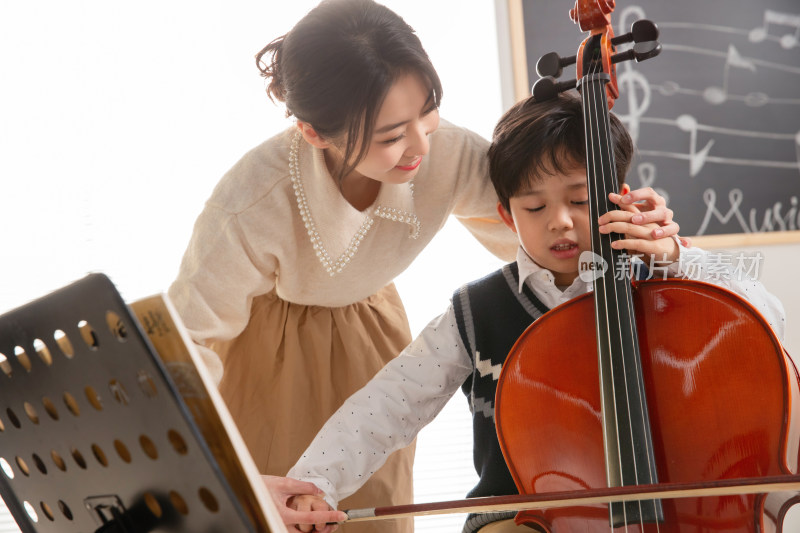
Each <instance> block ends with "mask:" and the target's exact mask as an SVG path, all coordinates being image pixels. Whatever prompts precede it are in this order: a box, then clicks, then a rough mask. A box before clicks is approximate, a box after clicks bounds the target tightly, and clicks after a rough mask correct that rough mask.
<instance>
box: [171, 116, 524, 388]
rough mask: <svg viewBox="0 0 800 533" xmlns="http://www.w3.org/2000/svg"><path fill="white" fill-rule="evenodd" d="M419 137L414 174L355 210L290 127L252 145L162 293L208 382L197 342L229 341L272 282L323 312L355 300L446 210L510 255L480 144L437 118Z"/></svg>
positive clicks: (387, 275) (390, 274) (289, 297)
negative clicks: (422, 143) (425, 138)
mask: <svg viewBox="0 0 800 533" xmlns="http://www.w3.org/2000/svg"><path fill="white" fill-rule="evenodd" d="M430 141H431V147H430V153H429V154H428V155H427V156H426V157H425V158H423V161H422V164H421V166H420V169H419V172H418V174H417V176H416V177H415V178H414V180H413V181H412V182H411V183H410V184H400V185H392V184H386V183H383V184H382V185H381V190H380V193H379V194H378V197H377V199H376V201H375V203H374V204H373V205H372V206H370V207H369V208H367V209H365V210H364V211H358V210H357V209H355V208H354V207H352V206H351V205H350V204H349V203H348V202H347V201H346V200H345V199H344V197H343V196H342V195H341V193H340V192H339V189H338V188H337V186H336V183H335V182H334V179H333V178H332V177H331V175H330V174H329V172H328V170H327V168H326V166H325V162H324V158H323V153H322V151H320V150H318V149H315V148H313V147H311V146H310V145H309V144H308V143H306V142H305V141H303V140H302V138H300V137H298V136H297V135H296V129H295V128H290V129H289V130H287V131H285V132H283V133H281V134H279V135H277V136H275V137H273V138H271V139H269V140H267V141H265V142H264V143H263V144H261V145H260V146H257V147H256V148H255V149H253V150H251V151H250V152H248V153H247V154H245V155H244V157H242V159H241V160H240V161H239V162H238V163H236V164H235V165H234V166H233V168H231V170H229V171H228V172H227V173H226V175H225V176H224V177H223V178H222V180H221V181H220V182H219V184H218V185H217V186H216V188H215V189H214V192H213V193H212V195H211V197H210V198H209V200H208V201H207V202H206V205H205V208H204V210H203V212H202V213H201V214H200V216H199V217H198V219H197V221H196V223H195V227H194V232H193V235H192V238H191V240H190V242H189V246H188V248H187V250H186V253H185V255H184V257H183V261H182V263H181V266H180V271H179V274H178V277H177V279H176V280H175V281H174V283H173V284H172V285H171V287H170V288H169V296H170V298H171V299H172V300H173V302H174V304H175V306H176V307H177V309H178V312H179V313H180V315H181V317H182V319H183V321H184V323H185V324H186V327H187V328H188V330H189V333H190V335H191V336H192V338H193V340H194V341H195V342H196V343H197V344H198V345H200V346H201V348H200V351H201V353H202V355H203V358H204V360H205V361H206V363H207V365H208V367H209V369H210V370H211V373H212V375H213V376H214V377H215V378H216V379H217V380H219V379H221V377H222V364H221V362H220V360H219V358H218V357H217V356H216V355H215V354H214V353H213V352H212V351H211V350H210V349H208V348H205V347H204V346H203V345H204V344H205V343H207V342H208V341H210V340H227V339H231V338H233V337H235V336H237V335H238V334H239V333H240V332H241V331H242V330H243V329H244V327H245V326H246V325H247V322H248V319H249V316H250V306H251V303H252V300H253V298H254V297H255V296H258V295H261V294H264V293H267V292H269V291H271V290H273V289H275V291H276V294H277V295H278V296H279V297H280V298H282V299H284V300H286V301H289V302H294V303H298V304H304V305H319V306H327V307H338V306H344V305H348V304H351V303H354V302H357V301H359V300H362V299H364V298H366V297H368V296H370V295H372V294H374V293H375V292H377V291H378V290H379V289H380V288H382V287H384V286H385V285H387V284H388V283H390V282H391V281H392V280H393V279H394V278H395V277H396V276H397V275H398V274H400V273H401V272H403V270H405V268H406V267H408V265H409V264H410V263H411V262H412V261H413V260H414V258H415V257H416V256H417V255H418V254H419V253H420V251H421V250H422V249H423V248H424V247H425V246H426V245H427V244H428V243H429V242H430V240H431V239H432V238H433V237H434V235H435V234H436V232H437V231H439V229H441V228H442V226H443V225H444V224H445V222H446V220H447V218H448V216H449V215H451V214H452V215H455V216H457V217H458V218H459V220H460V221H461V222H462V223H464V225H465V226H466V227H467V228H468V229H469V230H470V231H471V232H472V233H473V234H474V235H475V237H476V238H477V239H478V240H479V241H480V242H481V243H482V244H483V245H484V246H486V248H487V249H488V250H490V251H491V252H492V253H494V254H495V255H497V256H498V257H500V258H501V259H503V260H506V261H513V259H514V255H515V253H516V250H517V246H518V241H517V239H516V236H515V235H514V234H513V233H512V232H511V231H510V230H508V229H507V228H506V227H505V225H504V224H502V222H501V221H500V219H499V217H498V216H497V211H496V205H497V197H496V196H495V193H494V190H493V188H492V185H491V182H490V181H489V178H488V162H487V158H486V150H487V148H488V142H487V141H486V140H485V139H483V138H481V137H480V136H478V135H477V134H475V133H472V132H470V131H468V130H465V129H463V128H460V127H457V126H454V125H452V124H450V123H448V122H446V121H444V120H442V121H441V125H440V126H439V129H438V130H437V131H436V132H434V133H433V134H432V135H431V139H430ZM293 142H294V143H295V146H296V149H295V150H293V148H292V146H293ZM293 153H294V159H296V170H295V171H294V172H292V170H291V169H290V160H292V159H293V155H292V154H293ZM462 259H463V260H468V258H467V257H464V258H462Z"/></svg>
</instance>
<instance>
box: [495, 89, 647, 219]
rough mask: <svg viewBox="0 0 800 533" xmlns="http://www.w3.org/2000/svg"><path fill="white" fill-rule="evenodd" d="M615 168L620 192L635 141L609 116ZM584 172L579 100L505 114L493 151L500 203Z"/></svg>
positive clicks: (564, 97)
mask: <svg viewBox="0 0 800 533" xmlns="http://www.w3.org/2000/svg"><path fill="white" fill-rule="evenodd" d="M610 118H611V137H612V142H613V143H614V162H615V165H616V169H617V181H618V182H619V186H620V187H621V186H622V184H623V183H624V182H625V174H626V173H627V171H628V166H629V165H630V163H631V158H632V157H633V140H632V139H631V137H630V135H629V134H628V131H627V130H626V129H625V126H623V125H622V122H620V120H619V118H617V117H616V116H615V115H614V114H610ZM576 166H579V167H581V168H584V167H585V166H586V145H585V142H584V130H583V107H582V103H581V100H580V99H579V98H578V97H577V96H575V95H573V94H570V93H562V94H560V95H559V96H558V97H557V98H553V99H551V100H547V101H544V102H535V101H534V100H533V97H529V98H527V99H525V100H521V101H519V102H517V103H516V104H514V106H513V107H511V109H509V110H508V111H506V113H505V114H504V115H503V116H502V118H501V119H500V121H499V122H498V123H497V126H496V127H495V129H494V135H493V137H492V145H491V146H490V147H489V175H490V177H491V179H492V183H493V184H494V189H495V191H497V196H498V198H499V199H500V203H501V204H502V205H503V207H504V208H505V209H506V210H509V198H511V197H512V196H515V195H517V194H519V193H520V191H522V190H524V189H526V188H527V187H528V185H530V184H531V183H532V182H535V181H537V180H539V179H541V178H542V177H543V176H544V175H553V174H564V173H566V172H567V171H569V170H571V169H573V168H575V167H576Z"/></svg>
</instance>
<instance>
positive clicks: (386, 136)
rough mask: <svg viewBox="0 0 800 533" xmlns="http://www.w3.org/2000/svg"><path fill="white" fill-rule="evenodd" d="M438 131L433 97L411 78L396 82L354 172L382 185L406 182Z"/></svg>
mask: <svg viewBox="0 0 800 533" xmlns="http://www.w3.org/2000/svg"><path fill="white" fill-rule="evenodd" d="M438 127H439V110H438V109H437V108H436V104H434V102H433V93H432V92H431V91H430V90H429V89H428V87H427V86H426V85H425V84H424V83H422V81H421V80H420V79H419V77H418V76H416V75H414V74H406V75H404V76H402V77H400V78H398V80H397V81H396V82H395V83H394V85H392V87H391V88H390V89H389V92H388V93H387V95H386V99H385V100H384V102H383V105H382V106H381V109H380V111H379V112H378V116H377V119H376V120H375V129H374V131H373V134H372V139H370V145H369V148H368V150H367V154H366V156H365V157H364V159H363V160H361V162H360V163H359V164H358V165H357V166H356V168H355V171H354V172H356V173H357V174H359V175H361V176H364V177H367V178H370V179H373V180H375V181H380V182H383V183H406V182H408V181H410V180H411V179H412V178H413V177H414V176H415V175H416V174H417V171H418V169H419V165H420V163H421V162H422V158H423V157H424V156H425V155H426V154H427V153H428V149H429V148H430V145H429V143H428V135H430V134H431V133H433V132H434V131H435V130H436V128H438Z"/></svg>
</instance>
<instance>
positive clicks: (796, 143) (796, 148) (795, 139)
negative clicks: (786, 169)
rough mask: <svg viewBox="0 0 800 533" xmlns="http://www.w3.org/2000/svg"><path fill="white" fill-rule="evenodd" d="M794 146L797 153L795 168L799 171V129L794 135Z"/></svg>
mask: <svg viewBox="0 0 800 533" xmlns="http://www.w3.org/2000/svg"><path fill="white" fill-rule="evenodd" d="M794 148H795V154H796V155H797V170H798V171H800V131H798V132H797V135H795V136H794Z"/></svg>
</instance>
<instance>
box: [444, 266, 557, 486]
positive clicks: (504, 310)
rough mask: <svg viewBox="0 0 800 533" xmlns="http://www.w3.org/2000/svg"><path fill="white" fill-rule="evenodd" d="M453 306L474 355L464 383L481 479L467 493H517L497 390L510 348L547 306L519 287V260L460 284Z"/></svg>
mask: <svg viewBox="0 0 800 533" xmlns="http://www.w3.org/2000/svg"><path fill="white" fill-rule="evenodd" d="M453 307H454V308H455V315H456V322H457V324H458V332H459V334H460V335H461V341H462V342H463V343H464V346H465V347H466V348H467V351H468V352H469V354H470V356H471V357H472V375H471V376H470V377H468V378H467V380H466V381H465V382H464V384H463V385H462V386H461V389H462V390H463V391H464V394H465V395H466V396H467V399H468V401H469V406H470V410H471V411H472V433H473V462H474V464H475V469H476V471H477V472H478V475H479V476H480V480H479V481H478V484H477V485H476V486H475V487H474V488H473V489H472V490H471V491H470V492H469V494H468V497H470V498H472V497H479V496H501V495H506V494H517V488H516V485H514V480H513V479H512V477H511V473H510V472H509V471H508V467H507V466H506V463H505V460H504V459H503V453H502V451H501V450H500V443H499V442H498V441H497V430H496V428H495V420H494V396H495V391H496V390H497V380H498V378H499V377H500V369H501V368H502V366H503V363H504V362H505V359H506V356H508V352H509V351H511V348H512V347H513V346H514V343H515V342H516V341H517V339H518V338H519V336H520V335H522V333H523V332H524V331H525V329H526V328H527V327H528V326H530V325H531V324H532V323H533V322H534V321H535V320H536V319H537V318H539V317H540V316H542V315H543V314H544V313H546V312H547V310H548V308H547V307H545V305H544V304H543V303H542V302H541V301H540V300H539V299H538V298H537V297H536V296H535V295H534V294H533V292H532V291H531V290H530V288H529V287H528V286H527V285H523V291H522V293H520V292H519V269H518V267H517V263H511V264H508V265H505V266H504V267H503V268H501V269H500V270H498V271H496V272H494V273H492V274H489V275H488V276H486V277H484V278H482V279H479V280H477V281H473V282H471V283H469V284H467V285H464V286H463V287H461V288H460V289H458V290H457V291H456V292H455V293H454V294H453Z"/></svg>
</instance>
